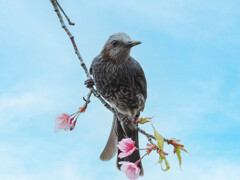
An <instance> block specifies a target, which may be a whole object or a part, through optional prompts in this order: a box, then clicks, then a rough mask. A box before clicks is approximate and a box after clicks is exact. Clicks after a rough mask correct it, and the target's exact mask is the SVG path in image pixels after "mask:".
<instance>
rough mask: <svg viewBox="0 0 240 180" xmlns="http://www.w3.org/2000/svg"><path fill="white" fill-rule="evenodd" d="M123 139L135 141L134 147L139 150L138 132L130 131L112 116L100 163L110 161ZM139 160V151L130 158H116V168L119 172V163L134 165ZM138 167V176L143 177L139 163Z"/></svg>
mask: <svg viewBox="0 0 240 180" xmlns="http://www.w3.org/2000/svg"><path fill="white" fill-rule="evenodd" d="M123 138H131V139H132V140H133V141H135V146H136V147H137V148H139V145H138V131H133V130H131V129H130V128H129V127H128V126H127V125H124V124H122V123H120V121H118V119H117V117H116V116H114V117H113V124H112V130H111V132H110V135H109V138H108V141H107V144H106V146H105V148H104V150H103V152H102V154H101V156H100V159H101V160H102V161H108V160H110V159H112V158H113V156H114V155H115V154H116V152H117V143H118V142H119V141H121V140H122V139H123ZM119 153H120V151H119V150H118V154H117V155H119ZM139 159H140V153H139V151H134V152H133V153H132V154H131V155H130V156H128V157H125V158H122V159H120V158H118V157H117V168H118V169H119V170H120V165H119V164H118V163H119V162H120V161H130V162H133V163H135V162H136V161H138V160H139ZM138 167H139V168H140V169H141V173H140V175H141V176H143V167H142V163H141V162H140V163H139V165H138Z"/></svg>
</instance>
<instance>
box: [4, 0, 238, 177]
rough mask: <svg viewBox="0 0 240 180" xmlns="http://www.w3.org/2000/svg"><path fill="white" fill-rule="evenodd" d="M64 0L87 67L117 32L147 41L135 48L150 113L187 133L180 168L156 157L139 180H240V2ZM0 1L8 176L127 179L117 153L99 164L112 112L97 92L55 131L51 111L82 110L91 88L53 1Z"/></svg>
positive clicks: (172, 131) (170, 131)
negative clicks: (73, 121)
mask: <svg viewBox="0 0 240 180" xmlns="http://www.w3.org/2000/svg"><path fill="white" fill-rule="evenodd" d="M60 3H61V4H62V6H63V7H64V9H65V11H66V12H67V14H68V15H69V16H70V17H71V19H72V21H74V22H75V23H76V25H75V26H74V27H70V30H71V31H72V33H73V34H74V35H75V38H76V42H77V44H78V47H79V49H80V53H81V55H82V56H83V58H84V60H85V62H86V64H87V65H88V66H89V65H90V64H91V61H92V59H93V58H94V57H95V56H96V55H97V54H98V53H99V52H100V51H101V49H102V46H103V45H104V43H105V41H106V40H107V38H108V36H109V35H111V34H113V33H115V32H126V33H128V34H129V35H130V36H131V37H132V39H134V40H140V41H142V44H141V45H140V46H137V47H135V48H134V49H133V50H132V52H131V54H132V56H133V57H135V58H136V59H137V60H138V61H139V62H140V63H141V65H142V67H143V69H144V71H145V74H146V78H147V82H148V99H147V104H146V108H145V111H144V113H143V114H142V116H143V117H146V116H154V120H153V122H154V125H155V127H156V128H157V129H158V131H159V132H160V133H161V134H162V135H163V136H165V137H166V138H171V137H175V138H179V139H182V142H183V144H185V147H186V149H187V150H188V151H189V152H190V153H191V155H187V154H182V155H183V165H182V171H180V169H179V167H178V162H177V158H176V156H175V155H173V154H170V155H169V157H168V159H169V162H170V165H171V169H170V170H169V171H168V172H163V171H161V168H160V166H159V165H158V164H156V163H155V162H156V161H157V156H156V155H151V156H150V157H148V158H146V159H144V160H143V165H144V168H145V176H144V177H143V178H140V179H143V180H148V179H152V180H158V179H165V180H173V179H176V178H178V179H179V180H183V179H184V180H192V179H195V180H202V179H212V180H227V179H232V180H235V179H239V177H240V163H239V161H240V157H239V148H240V132H239V128H240V113H239V106H240V85H239V82H240V63H239V62H240V61H239V59H240V53H239V47H240V35H239V32H240V21H239V18H240V12H239V6H240V2H239V1H237V0H236V1H235V0H228V1H227V0H222V1H218V0H212V1H208V0H202V1H197V0H186V1H181V0H168V1H163V0H152V1H147V0H142V1H137V0H121V1H120V0H105V1H97V0H89V1H73V0H68V1H60ZM0 8H1V11H0V20H1V23H0V34H1V35H0V42H1V44H0V114H1V120H0V139H1V141H0V159H1V160H0V179H4V180H38V179H46V180H52V179H59V180H68V179H71V180H96V179H106V180H108V179H111V180H120V179H125V176H124V174H123V173H121V172H119V171H118V170H117V169H116V168H115V161H116V160H115V158H114V159H113V160H111V161H109V162H102V161H100V160H99V155H100V153H101V151H102V149H103V147H104V145H105V143H106V140H107V138H108V134H109V131H110V128H111V122H112V114H111V113H110V112H108V110H106V109H105V108H104V107H103V106H102V105H101V104H100V103H99V102H98V100H97V99H95V98H92V102H91V104H90V106H89V108H88V109H87V112H86V113H84V114H83V115H82V116H81V117H80V119H79V121H78V123H77V126H76V129H75V130H74V131H72V132H60V133H57V134H55V133H53V127H54V120H55V117H56V116H57V115H58V114H59V113H62V112H67V113H73V112H75V111H76V109H77V108H78V107H79V106H82V104H83V100H82V97H83V96H85V95H86V94H87V92H88V91H87V89H86V88H85V87H84V86H83V82H84V80H85V79H86V78H85V74H84V73H83V70H82V69H81V67H80V65H79V62H78V60H77V57H76V56H75V54H74V51H73V48H72V45H71V43H70V41H69V39H68V37H67V36H66V34H65V32H64V31H63V30H62V29H61V27H60V24H59V21H58V19H57V16H56V14H55V12H54V11H53V7H52V5H51V3H50V2H49V1H40V0H38V1H30V0H22V1H17V0H12V1H4V0H0ZM143 128H144V129H146V130H147V131H149V132H150V131H152V129H151V127H150V126H148V125H145V126H144V127H143ZM140 141H141V143H140V144H141V146H142V147H143V146H145V144H146V142H147V141H146V139H145V138H144V137H143V136H141V137H140ZM166 151H168V152H172V148H171V147H166Z"/></svg>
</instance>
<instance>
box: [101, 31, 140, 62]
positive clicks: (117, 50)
mask: <svg viewBox="0 0 240 180" xmlns="http://www.w3.org/2000/svg"><path fill="white" fill-rule="evenodd" d="M138 44H141V42H139V41H132V40H131V39H130V37H129V36H128V35H127V34H125V33H116V34H113V35H111V36H110V37H109V38H108V40H107V42H106V43H105V45H104V47H103V50H102V57H103V58H104V59H105V60H110V61H113V62H115V63H118V64H119V63H124V62H126V61H127V60H128V59H129V55H130V50H131V48H132V47H133V46H136V45H138Z"/></svg>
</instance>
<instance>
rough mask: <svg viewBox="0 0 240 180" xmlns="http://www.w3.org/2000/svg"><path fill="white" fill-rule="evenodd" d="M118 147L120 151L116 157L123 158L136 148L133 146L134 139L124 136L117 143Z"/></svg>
mask: <svg viewBox="0 0 240 180" xmlns="http://www.w3.org/2000/svg"><path fill="white" fill-rule="evenodd" d="M117 147H118V149H119V150H120V151H122V152H121V153H120V154H119V155H118V157H119V158H124V157H127V156H129V155H131V154H132V153H133V152H134V151H135V150H136V149H137V148H136V147H135V141H133V140H132V139H131V138H124V139H122V140H121V141H120V142H118V145H117Z"/></svg>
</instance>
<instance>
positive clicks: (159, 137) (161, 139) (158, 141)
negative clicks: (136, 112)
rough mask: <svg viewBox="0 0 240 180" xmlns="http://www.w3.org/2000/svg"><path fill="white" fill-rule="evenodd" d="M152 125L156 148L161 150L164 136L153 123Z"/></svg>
mask: <svg viewBox="0 0 240 180" xmlns="http://www.w3.org/2000/svg"><path fill="white" fill-rule="evenodd" d="M152 127H153V130H154V136H155V138H156V140H157V145H158V148H159V149H160V150H161V149H163V146H164V138H163V137H162V136H161V135H160V134H159V133H158V132H157V131H156V129H155V127H154V126H153V125H152Z"/></svg>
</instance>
